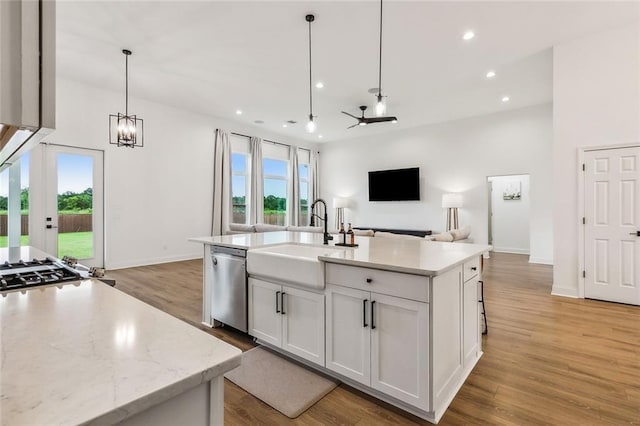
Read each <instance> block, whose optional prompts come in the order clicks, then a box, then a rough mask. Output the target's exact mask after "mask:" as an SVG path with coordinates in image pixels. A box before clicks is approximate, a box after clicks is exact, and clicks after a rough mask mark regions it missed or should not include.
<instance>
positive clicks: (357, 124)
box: [347, 123, 360, 129]
mask: <svg viewBox="0 0 640 426" xmlns="http://www.w3.org/2000/svg"><path fill="white" fill-rule="evenodd" d="M358 124H360V123H356V124H354V125H353V126H349V127H347V129H350V128H352V127H356V126H357V125H358Z"/></svg>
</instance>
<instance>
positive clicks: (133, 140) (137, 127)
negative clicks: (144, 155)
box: [109, 49, 144, 148]
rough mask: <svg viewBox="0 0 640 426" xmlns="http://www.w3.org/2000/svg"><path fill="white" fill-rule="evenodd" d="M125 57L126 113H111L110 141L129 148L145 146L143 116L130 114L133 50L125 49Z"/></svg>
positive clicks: (112, 143)
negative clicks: (130, 63) (130, 72)
mask: <svg viewBox="0 0 640 426" xmlns="http://www.w3.org/2000/svg"><path fill="white" fill-rule="evenodd" d="M122 53H123V54H124V58H125V65H124V66H125V95H124V99H125V104H124V114H122V113H120V112H119V113H117V114H109V143H110V144H111V145H117V146H124V147H128V148H135V147H143V146H144V127H143V121H142V119H141V118H138V117H136V116H135V115H130V114H129V56H131V51H130V50H128V49H123V50H122Z"/></svg>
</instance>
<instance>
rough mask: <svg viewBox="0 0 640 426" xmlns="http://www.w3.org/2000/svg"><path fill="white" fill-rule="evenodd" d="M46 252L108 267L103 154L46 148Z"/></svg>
mask: <svg viewBox="0 0 640 426" xmlns="http://www.w3.org/2000/svg"><path fill="white" fill-rule="evenodd" d="M44 161H45V174H46V179H45V188H44V189H45V197H44V199H45V206H44V212H45V220H44V224H43V226H44V228H45V233H44V236H45V237H44V242H45V251H47V252H48V253H50V254H52V255H54V256H57V257H60V258H62V257H63V256H70V257H75V258H77V259H78V261H79V262H80V263H82V264H83V265H86V266H96V267H103V266H104V182H103V180H104V177H103V152H102V151H97V150H91V149H83V148H73V147H67V146H61V145H46V148H45V158H44Z"/></svg>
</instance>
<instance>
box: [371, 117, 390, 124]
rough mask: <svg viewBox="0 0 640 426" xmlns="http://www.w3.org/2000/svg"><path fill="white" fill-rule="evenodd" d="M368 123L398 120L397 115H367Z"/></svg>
mask: <svg viewBox="0 0 640 426" xmlns="http://www.w3.org/2000/svg"><path fill="white" fill-rule="evenodd" d="M364 121H365V122H366V123H367V124H373V123H387V122H389V121H398V118H397V117H367V118H365V119H364Z"/></svg>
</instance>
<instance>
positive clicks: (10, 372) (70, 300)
mask: <svg viewBox="0 0 640 426" xmlns="http://www.w3.org/2000/svg"><path fill="white" fill-rule="evenodd" d="M25 250H26V251H29V249H28V248H25ZM30 250H33V249H30ZM30 253H33V251H31V252H30ZM40 254H42V252H40ZM3 255H4V254H3V253H0V256H3ZM30 257H32V256H31V254H29V256H28V257H26V258H30ZM35 257H42V256H37V255H36V256H35ZM0 322H1V324H2V328H1V342H0V343H1V351H2V353H1V356H2V364H1V367H0V394H1V400H0V424H2V425H12V426H13V425H30V426H31V425H76V424H85V423H88V422H90V423H91V424H92V425H107V424H109V425H110V424H114V423H117V422H119V421H122V420H124V419H126V418H128V417H130V416H132V415H134V414H137V413H139V412H142V411H144V410H146V409H148V408H150V407H152V406H154V405H156V404H159V403H161V402H164V401H166V400H168V399H170V398H172V397H174V396H176V395H178V394H180V393H183V392H185V391H187V390H189V389H192V388H194V387H196V386H198V385H200V384H201V383H205V382H207V381H209V380H211V379H212V378H214V377H216V376H219V375H222V374H224V373H225V372H227V371H229V370H231V369H233V368H235V367H236V366H238V365H239V364H240V360H241V351H240V350H239V349H237V348H235V347H234V346H231V345H229V344H227V343H225V342H223V341H222V340H219V339H217V338H215V337H213V336H210V335H208V334H206V333H205V332H203V331H201V330H198V329H197V328H195V327H193V326H190V325H189V324H187V323H185V322H183V321H180V320H178V319H176V318H174V317H172V316H170V315H168V314H166V313H164V312H162V311H160V310H158V309H156V308H154V307H152V306H150V305H147V304H145V303H143V302H141V301H139V300H137V299H135V298H133V297H131V296H128V295H127V294H125V293H123V292H121V291H119V290H117V289H115V288H112V287H109V286H108V285H106V284H103V283H101V282H98V281H94V280H84V281H77V282H75V283H73V284H67V285H63V286H60V287H57V286H44V287H36V288H32V289H30V290H27V291H24V292H19V291H16V292H9V293H5V294H2V295H0Z"/></svg>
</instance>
